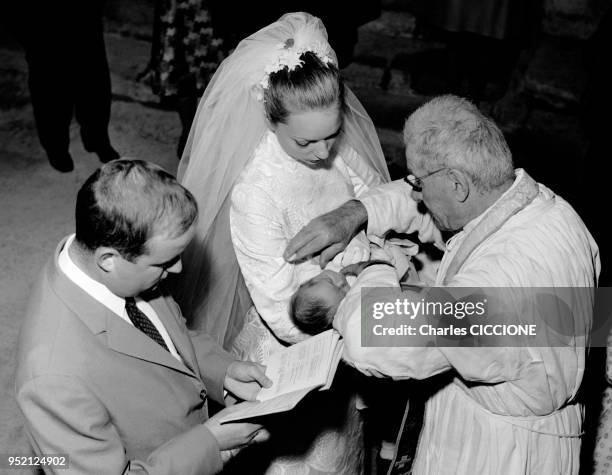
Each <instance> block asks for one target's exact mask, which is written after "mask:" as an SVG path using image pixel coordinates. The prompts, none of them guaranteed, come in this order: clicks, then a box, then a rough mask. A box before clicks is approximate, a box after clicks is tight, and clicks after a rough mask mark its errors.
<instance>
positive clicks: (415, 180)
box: [404, 167, 448, 193]
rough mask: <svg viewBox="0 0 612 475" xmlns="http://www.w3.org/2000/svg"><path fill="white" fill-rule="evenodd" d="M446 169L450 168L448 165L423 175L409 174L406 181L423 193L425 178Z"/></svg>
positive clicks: (415, 189)
mask: <svg viewBox="0 0 612 475" xmlns="http://www.w3.org/2000/svg"><path fill="white" fill-rule="evenodd" d="M444 170H448V167H444V168H440V169H439V170H435V171H433V172H431V173H428V174H427V175H423V176H415V175H408V176H407V177H406V178H404V181H405V182H406V183H408V184H409V185H410V186H411V187H412V189H413V190H414V191H416V192H417V193H421V192H422V191H423V180H425V178H429V177H430V176H432V175H435V174H436V173H440V172H442V171H444Z"/></svg>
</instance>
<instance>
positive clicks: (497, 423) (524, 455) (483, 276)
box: [285, 96, 600, 475]
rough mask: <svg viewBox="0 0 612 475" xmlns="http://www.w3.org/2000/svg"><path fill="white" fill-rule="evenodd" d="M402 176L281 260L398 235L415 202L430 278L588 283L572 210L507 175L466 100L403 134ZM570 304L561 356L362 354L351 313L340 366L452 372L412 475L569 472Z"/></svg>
mask: <svg viewBox="0 0 612 475" xmlns="http://www.w3.org/2000/svg"><path fill="white" fill-rule="evenodd" d="M404 140H405V145H406V158H407V163H408V168H409V170H410V172H411V175H410V176H409V177H408V178H407V179H406V182H407V183H408V184H407V183H405V182H403V181H399V182H394V183H391V184H388V185H383V186H382V187H380V188H378V189H377V190H374V191H373V192H372V193H371V194H370V195H369V196H367V197H365V198H362V199H361V201H350V202H348V203H346V204H345V205H343V206H342V207H341V208H339V209H338V210H336V211H333V212H331V213H328V214H327V215H323V216H322V217H319V218H317V219H316V220H314V221H312V222H311V223H309V225H308V226H307V227H306V228H305V229H303V230H302V231H301V232H300V233H299V234H298V235H297V236H296V237H295V238H294V240H293V241H292V242H291V243H290V245H289V246H288V248H287V250H286V254H285V255H286V256H287V258H288V259H289V260H292V259H300V258H302V257H303V256H305V255H308V254H313V253H315V252H317V251H320V250H323V252H322V254H321V261H322V263H324V262H325V261H326V260H327V259H329V258H331V257H332V256H333V254H334V253H335V252H337V251H338V250H339V249H340V248H341V247H342V245H343V243H345V242H347V240H348V239H349V237H350V236H351V235H352V234H353V233H354V232H355V230H356V229H358V228H359V227H360V226H362V225H364V224H366V222H367V231H368V233H370V234H375V235H384V233H385V232H386V231H388V230H396V231H403V230H405V229H407V228H410V226H412V224H413V222H414V220H415V219H421V218H420V217H419V216H418V214H416V213H415V206H414V201H413V198H414V200H416V201H421V202H422V203H423V204H424V205H425V206H426V208H427V210H428V211H429V213H430V214H431V216H432V218H433V219H434V222H435V223H436V224H437V226H438V227H439V228H440V229H441V230H445V231H450V232H452V233H454V234H453V236H452V237H451V238H450V239H449V240H448V241H447V243H446V251H445V254H444V256H443V258H442V262H441V264H440V268H439V269H438V273H437V277H436V285H437V286H450V287H536V286H541V287H574V288H575V287H586V288H593V287H595V286H596V284H597V277H598V274H599V267H600V264H599V255H598V250H597V246H596V244H595V242H594V241H593V239H592V237H591V235H590V234H589V232H588V230H587V229H586V227H585V226H584V224H583V222H582V221H581V219H580V218H579V217H578V215H577V214H576V213H575V212H574V210H573V209H572V207H571V206H570V205H569V204H568V203H567V202H566V201H565V200H563V199H562V198H561V197H559V196H557V195H555V194H554V193H553V192H552V191H551V190H550V189H548V188H546V187H545V186H544V185H542V184H538V183H536V182H535V181H534V180H533V179H532V178H531V177H530V176H529V175H528V174H527V173H526V172H525V171H524V170H521V169H516V170H515V169H514V168H513V164H512V157H511V154H510V151H509V149H508V146H507V144H506V142H505V140H504V138H503V135H502V133H501V131H500V130H499V129H498V127H497V126H496V125H495V124H494V123H493V122H492V121H491V120H490V119H488V118H487V117H485V116H483V115H482V114H481V113H480V112H479V110H478V109H477V108H476V107H475V106H474V105H473V104H471V103H469V102H468V101H466V100H464V99H461V98H458V97H455V96H442V97H438V98H435V99H433V100H431V101H430V102H428V103H426V104H424V105H423V106H422V107H421V108H419V109H418V110H417V111H415V112H414V113H413V114H412V115H411V116H410V117H409V118H408V120H407V121H406V125H405V129H404ZM587 294H588V295H587V298H584V299H582V300H581V299H580V298H576V299H575V300H572V301H570V302H568V305H570V307H571V315H572V317H573V319H574V320H573V324H574V329H575V331H576V334H575V335H574V338H573V339H572V342H571V343H570V344H569V345H566V346H563V347H538V348H526V347H515V348H508V347H503V348H501V347H498V348H440V347H439V348H436V347H426V348H423V347H421V348H416V347H413V348H409V347H403V348H384V349H382V351H381V349H379V348H364V347H361V339H360V327H361V325H360V322H359V318H360V317H359V313H356V314H354V315H353V317H352V318H348V317H347V318H339V319H336V321H335V322H334V326H335V327H336V328H337V329H338V330H339V331H340V332H341V333H343V335H344V337H345V343H346V352H345V357H346V359H347V360H348V361H349V362H350V363H352V364H354V365H355V366H356V367H357V368H358V369H360V370H361V371H363V372H365V373H366V374H374V375H380V374H384V375H389V376H392V377H394V378H398V379H400V378H416V379H425V378H429V377H430V376H432V375H435V374H439V373H442V372H446V371H450V372H449V375H450V376H451V377H450V378H449V382H448V384H446V385H444V386H443V387H442V388H441V389H440V390H439V391H437V392H436V393H435V394H434V395H433V396H431V397H430V398H429V400H428V401H427V406H426V414H425V422H424V427H423V430H422V433H421V437H420V440H419V445H418V449H417V455H416V458H415V462H414V473H417V474H424V475H430V474H440V473H449V474H451V473H452V474H456V473H461V474H474V473H483V474H519V473H542V474H543V473H567V474H570V473H578V468H579V454H580V436H581V434H582V420H583V409H582V407H581V405H580V404H579V403H578V402H576V400H575V397H576V393H577V391H578V389H579V387H580V383H581V380H582V376H583V372H584V364H585V349H586V348H585V346H586V341H587V334H588V332H589V330H590V325H591V321H592V303H593V301H592V298H590V296H591V295H592V292H590V291H588V289H587Z"/></svg>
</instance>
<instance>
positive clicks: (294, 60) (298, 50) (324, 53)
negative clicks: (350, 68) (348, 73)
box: [257, 38, 337, 101]
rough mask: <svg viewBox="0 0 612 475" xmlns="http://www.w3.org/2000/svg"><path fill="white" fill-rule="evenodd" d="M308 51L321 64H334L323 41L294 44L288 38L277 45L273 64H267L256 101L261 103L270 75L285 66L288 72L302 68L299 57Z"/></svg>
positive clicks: (330, 52) (332, 56) (268, 84)
mask: <svg viewBox="0 0 612 475" xmlns="http://www.w3.org/2000/svg"><path fill="white" fill-rule="evenodd" d="M307 51H310V52H311V53H314V54H315V55H316V56H317V57H318V58H319V59H320V60H321V61H322V62H323V64H328V63H332V64H335V65H336V66H337V64H336V61H335V59H334V55H333V52H332V50H331V48H330V46H329V44H327V43H326V42H323V41H315V42H312V43H308V44H301V45H300V44H297V45H296V44H295V40H294V39H293V38H289V39H288V40H287V41H285V42H284V43H279V44H278V45H277V55H276V57H275V60H274V62H273V63H271V64H268V65H267V66H266V67H265V68H264V73H265V74H264V77H263V78H262V80H261V81H260V82H259V85H260V86H261V90H259V91H258V93H257V100H259V101H263V90H264V89H267V88H268V87H269V86H270V74H272V73H275V72H276V71H280V70H281V69H283V68H284V67H285V66H286V67H287V69H288V70H289V71H293V70H294V69H295V68H297V67H299V66H302V64H304V61H302V60H301V59H300V56H301V55H302V54H303V53H306V52H307Z"/></svg>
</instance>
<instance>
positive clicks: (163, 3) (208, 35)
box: [147, 0, 227, 158]
mask: <svg viewBox="0 0 612 475" xmlns="http://www.w3.org/2000/svg"><path fill="white" fill-rule="evenodd" d="M209 3H210V2H209V1H208V0H156V1H155V17H154V25H153V39H152V48H151V61H150V63H149V66H148V71H147V72H150V73H151V85H152V89H153V92H154V93H155V94H157V95H159V97H160V100H161V102H162V104H163V105H166V106H168V107H171V108H174V109H176V111H177V112H178V114H179V118H180V120H181V126H182V131H181V135H180V137H179V142H178V145H177V155H178V158H181V155H182V154H183V149H184V148H185V142H186V141H187V136H188V135H189V130H190V129H191V123H192V122H193V118H194V116H195V113H196V109H197V107H198V99H199V97H200V96H201V95H202V94H203V93H204V89H206V85H207V84H208V82H209V81H210V79H211V78H212V76H213V74H214V73H215V70H216V69H217V67H218V66H219V64H220V63H221V61H222V60H223V58H224V57H225V56H226V55H227V50H225V49H224V48H223V45H224V43H223V39H221V38H220V37H219V36H215V34H214V30H213V26H212V23H211V17H210V9H209Z"/></svg>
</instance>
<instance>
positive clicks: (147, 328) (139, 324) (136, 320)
mask: <svg viewBox="0 0 612 475" xmlns="http://www.w3.org/2000/svg"><path fill="white" fill-rule="evenodd" d="M125 311H126V312H127V314H128V317H130V320H131V321H132V323H133V324H134V326H135V327H136V328H138V329H139V330H140V331H141V332H143V333H144V334H145V335H147V336H148V337H149V338H151V339H153V340H155V341H156V342H157V343H159V344H160V345H161V346H162V347H163V348H164V349H165V350H168V347H167V346H166V342H165V341H164V339H163V338H162V336H161V335H160V334H159V331H157V328H155V325H153V323H151V320H149V318H148V317H147V316H146V315H145V314H144V313H143V312H142V311H141V310H140V309H139V308H138V307H137V306H136V300H134V297H126V298H125ZM168 351H170V350H168Z"/></svg>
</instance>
